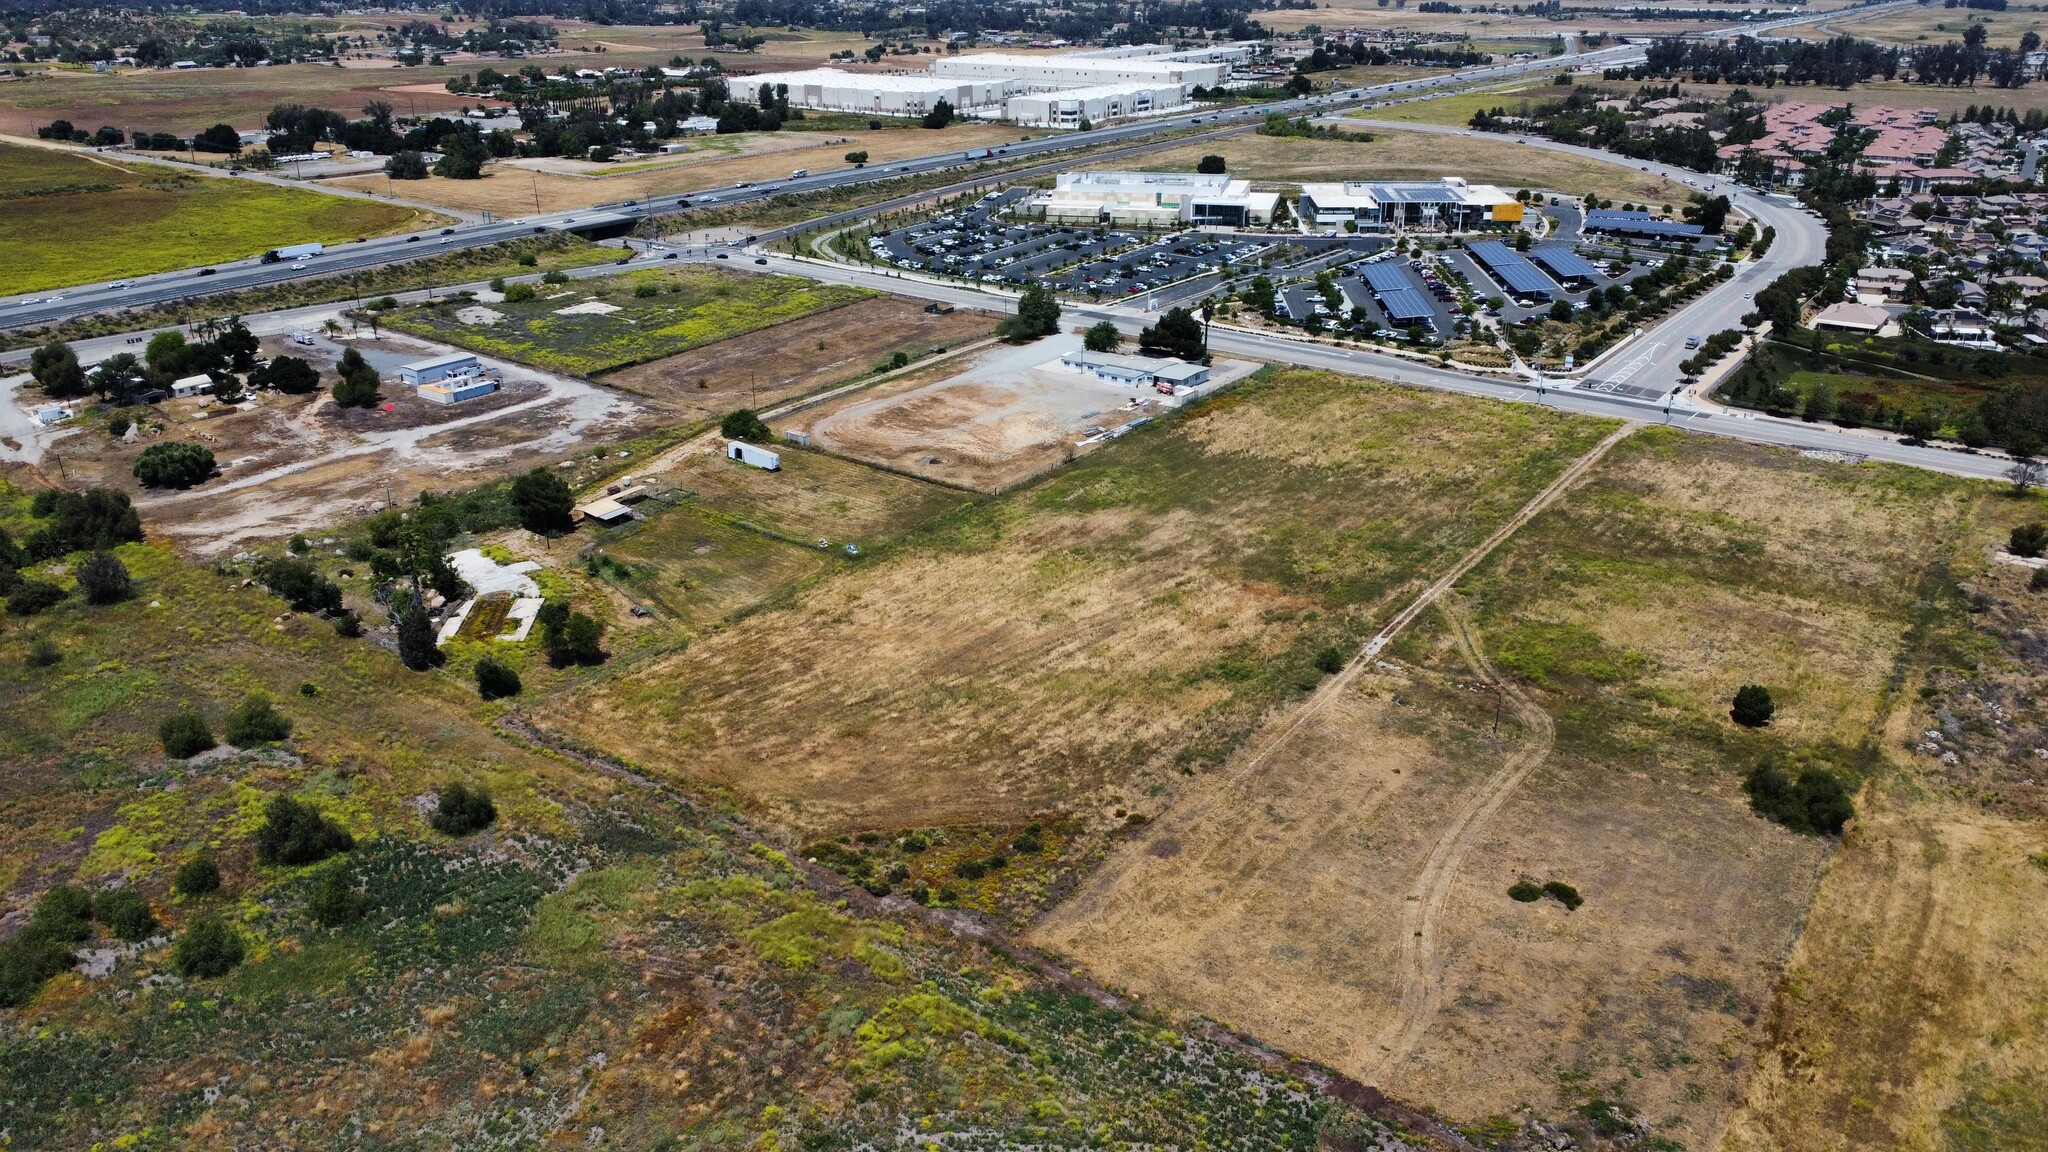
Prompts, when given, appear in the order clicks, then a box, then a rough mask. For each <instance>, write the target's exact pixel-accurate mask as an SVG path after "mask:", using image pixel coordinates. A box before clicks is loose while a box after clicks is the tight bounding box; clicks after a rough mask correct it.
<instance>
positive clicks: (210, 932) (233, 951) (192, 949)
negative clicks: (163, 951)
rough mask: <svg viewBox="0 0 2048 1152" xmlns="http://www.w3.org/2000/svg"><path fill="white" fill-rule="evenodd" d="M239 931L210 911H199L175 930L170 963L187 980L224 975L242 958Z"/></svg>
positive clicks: (242, 952)
mask: <svg viewBox="0 0 2048 1152" xmlns="http://www.w3.org/2000/svg"><path fill="white" fill-rule="evenodd" d="M244 953H245V949H244V945H243V943H242V934H241V933H239V932H237V931H235V930H234V929H233V928H230V927H228V923H227V921H225V920H222V919H221V918H220V917H219V916H218V915H216V914H215V913H212V912H202V913H200V914H199V915H197V916H194V917H193V918H192V922H191V923H189V924H187V925H185V930H184V931H183V932H180V933H178V942H177V944H175V945H174V946H172V948H171V967H172V968H174V969H176V970H177V973H178V975H180V976H183V977H184V978H185V979H187V980H196V979H210V978H213V977H217V976H225V975H227V974H228V973H229V972H232V971H234V969H235V966H236V965H238V964H240V963H241V962H242V957H243V955H244Z"/></svg>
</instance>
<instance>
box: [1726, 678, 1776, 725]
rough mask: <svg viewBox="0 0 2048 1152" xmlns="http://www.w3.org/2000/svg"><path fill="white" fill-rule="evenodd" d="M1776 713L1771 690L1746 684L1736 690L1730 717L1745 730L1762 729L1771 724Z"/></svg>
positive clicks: (1759, 685)
mask: <svg viewBox="0 0 2048 1152" xmlns="http://www.w3.org/2000/svg"><path fill="white" fill-rule="evenodd" d="M1776 712H1777V705H1775V704H1773V703H1771V690H1770V689H1768V688H1766V687H1764V686H1763V685H1761V684H1744V685H1743V686H1742V687H1740V688H1737V689H1736V690H1735V704H1734V707H1732V708H1730V709H1729V711H1728V715H1729V716H1731V717H1733V718H1734V720H1735V722H1736V723H1737V724H1740V725H1742V726H1743V727H1744V728H1761V727H1763V726H1764V725H1766V724H1769V723H1770V722H1771V716H1772V715H1773V714H1775V713H1776Z"/></svg>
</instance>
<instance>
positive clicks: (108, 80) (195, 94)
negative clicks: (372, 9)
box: [0, 28, 478, 136]
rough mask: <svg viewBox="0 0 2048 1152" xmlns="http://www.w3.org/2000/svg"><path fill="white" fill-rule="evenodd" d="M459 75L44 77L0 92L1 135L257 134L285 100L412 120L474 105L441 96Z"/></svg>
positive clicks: (455, 71) (265, 71) (301, 67)
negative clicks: (392, 110) (58, 130)
mask: <svg viewBox="0 0 2048 1152" xmlns="http://www.w3.org/2000/svg"><path fill="white" fill-rule="evenodd" d="M379 30H380V31H381V28H380V29H379ZM456 35H458V36H459V35H461V33H460V32H457V33H456ZM465 71H475V66H474V65H473V64H472V65H470V66H468V67H466V68H460V67H444V68H435V67H432V66H431V65H429V66H423V67H419V68H406V69H400V68H398V67H397V66H396V65H391V66H387V67H378V68H334V67H330V66H327V65H322V64H281V65H277V66H275V67H270V68H205V69H197V70H193V71H184V72H180V71H174V70H171V69H168V68H166V69H147V68H145V69H135V70H120V71H114V72H105V73H96V72H93V71H91V70H90V69H86V70H71V69H63V68H51V69H46V70H39V71H35V72H32V73H31V74H30V75H29V76H28V77H27V78H25V79H18V80H14V81H12V82H10V83H6V84H0V132H12V133H17V134H19V135H23V136H33V135H34V134H35V130H36V129H37V128H39V127H41V126H42V125H45V124H48V123H49V122H50V121H52V120H59V119H63V120H69V121H71V122H72V123H73V124H75V125H77V126H78V127H80V128H83V129H85V130H86V131H87V132H91V131H93V130H94V129H96V128H98V127H99V126H100V125H102V124H108V125H112V126H113V127H115V128H119V129H121V130H122V131H124V132H134V131H137V130H141V131H145V132H170V133H173V134H175V135H178V136H191V135H192V134H193V133H195V132H199V131H201V130H202V129H205V128H207V127H209V126H211V125H214V124H219V123H223V122H225V123H228V124H233V125H234V126H236V127H237V128H243V129H253V128H258V127H261V126H262V124H263V118H264V117H265V116H266V115H268V114H269V112H270V110H271V109H272V108H274V107H276V106H277V105H278V104H281V103H284V102H286V101H294V100H295V101H298V102H299V103H302V104H313V105H317V106H319V107H322V108H331V109H333V110H335V111H337V112H340V113H342V114H343V115H345V116H349V117H357V116H361V115H362V107H363V105H364V104H367V103H369V102H370V101H372V100H384V101H388V102H389V103H391V104H393V105H394V106H396V107H397V108H398V110H399V112H400V113H401V114H406V113H408V112H409V111H411V110H415V109H416V110H417V111H418V112H419V113H420V114H421V115H427V114H430V113H434V112H453V111H455V110H456V109H458V108H460V107H462V106H463V105H464V104H469V105H475V104H476V103H478V101H476V100H475V99H472V98H468V97H461V96H456V95H454V94H452V93H450V92H449V91H448V90H447V89H446V88H445V87H443V82H444V81H446V80H447V79H448V78H449V77H452V76H457V75H460V74H461V73H463V72H465Z"/></svg>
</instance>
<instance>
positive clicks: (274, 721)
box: [222, 692, 292, 748]
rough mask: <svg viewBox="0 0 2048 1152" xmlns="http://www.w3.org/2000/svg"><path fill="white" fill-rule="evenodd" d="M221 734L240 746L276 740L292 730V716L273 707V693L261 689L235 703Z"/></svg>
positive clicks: (272, 742) (268, 742)
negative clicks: (271, 694)
mask: <svg viewBox="0 0 2048 1152" xmlns="http://www.w3.org/2000/svg"><path fill="white" fill-rule="evenodd" d="M222 734H223V735H225V736H226V737H227V738H228V743H230V744H233V745H234V746H235V747H237V748H248V747H250V746H252V745H256V744H275V743H277V742H278V741H280V740H283V739H284V738H286V737H288V736H290V735H291V734H292V720H291V717H289V716H286V715H284V714H283V713H281V712H279V711H278V710H277V709H276V708H273V707H271V704H270V697H268V696H265V695H263V694H262V693H260V692H259V693H257V694H256V695H254V696H250V697H249V698H247V699H245V700H243V701H242V702H241V703H240V704H237V705H235V710H234V711H232V712H230V713H228V718H227V720H226V722H225V723H224V724H223V725H222Z"/></svg>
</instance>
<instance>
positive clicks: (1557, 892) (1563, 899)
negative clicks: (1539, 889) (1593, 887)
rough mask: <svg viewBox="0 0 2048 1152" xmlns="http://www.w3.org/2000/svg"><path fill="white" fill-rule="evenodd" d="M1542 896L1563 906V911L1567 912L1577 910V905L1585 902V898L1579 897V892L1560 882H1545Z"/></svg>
mask: <svg viewBox="0 0 2048 1152" xmlns="http://www.w3.org/2000/svg"><path fill="white" fill-rule="evenodd" d="M1543 894H1544V895H1545V896H1549V897H1550V898H1552V899H1554V900H1556V901H1557V902H1558V903H1559V904H1562V905H1564V907H1565V911H1567V912H1571V911H1575V910H1577V908H1578V906H1579V905H1581V904H1584V903H1585V902H1586V901H1585V898H1584V897H1582V896H1580V895H1579V890H1578V889H1577V888H1574V887H1572V886H1571V885H1569V884H1567V883H1565V882H1564V881H1562V880H1550V881H1547V882H1545V883H1544V885H1543Z"/></svg>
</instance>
